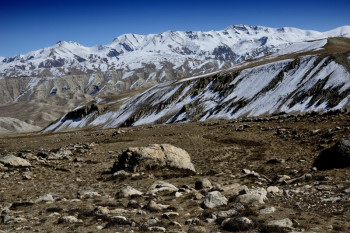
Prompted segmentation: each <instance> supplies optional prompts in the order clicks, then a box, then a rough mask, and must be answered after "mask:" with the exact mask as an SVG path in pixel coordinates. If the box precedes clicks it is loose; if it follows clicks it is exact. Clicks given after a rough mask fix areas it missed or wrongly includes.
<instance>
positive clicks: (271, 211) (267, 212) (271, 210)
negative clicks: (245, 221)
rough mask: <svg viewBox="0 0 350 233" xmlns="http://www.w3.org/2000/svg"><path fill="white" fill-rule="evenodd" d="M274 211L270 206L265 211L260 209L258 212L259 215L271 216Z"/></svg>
mask: <svg viewBox="0 0 350 233" xmlns="http://www.w3.org/2000/svg"><path fill="white" fill-rule="evenodd" d="M275 211H276V208H275V207H273V206H271V207H267V208H265V209H261V210H259V213H260V214H272V213H274V212H275Z"/></svg>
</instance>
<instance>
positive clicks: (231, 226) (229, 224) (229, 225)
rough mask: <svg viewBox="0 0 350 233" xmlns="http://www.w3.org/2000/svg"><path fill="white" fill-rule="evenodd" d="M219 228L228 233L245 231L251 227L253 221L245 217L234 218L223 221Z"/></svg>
mask: <svg viewBox="0 0 350 233" xmlns="http://www.w3.org/2000/svg"><path fill="white" fill-rule="evenodd" d="M221 227H222V228H223V229H224V230H226V231H230V232H237V231H247V230H249V229H251V228H252V227H253V221H252V220H250V219H249V218H247V217H236V218H228V219H225V220H224V221H223V222H222V223H221Z"/></svg>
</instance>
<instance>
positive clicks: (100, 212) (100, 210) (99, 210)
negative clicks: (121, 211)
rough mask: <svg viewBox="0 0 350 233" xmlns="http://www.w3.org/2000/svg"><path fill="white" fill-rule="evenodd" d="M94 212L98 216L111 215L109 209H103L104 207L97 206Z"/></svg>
mask: <svg viewBox="0 0 350 233" xmlns="http://www.w3.org/2000/svg"><path fill="white" fill-rule="evenodd" d="M94 212H95V214H97V215H107V214H109V213H110V211H109V209H108V208H107V207H103V206H97V207H96V208H95V209H94Z"/></svg>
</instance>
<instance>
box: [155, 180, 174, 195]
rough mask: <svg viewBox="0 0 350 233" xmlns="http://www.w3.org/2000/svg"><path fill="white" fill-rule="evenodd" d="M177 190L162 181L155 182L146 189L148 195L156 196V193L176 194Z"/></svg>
mask: <svg viewBox="0 0 350 233" xmlns="http://www.w3.org/2000/svg"><path fill="white" fill-rule="evenodd" d="M177 190H178V188H177V187H176V186H175V185H172V184H170V183H167V182H164V181H156V182H154V183H153V184H152V185H151V187H150V188H149V189H148V193H149V194H156V193H158V192H176V191H177Z"/></svg>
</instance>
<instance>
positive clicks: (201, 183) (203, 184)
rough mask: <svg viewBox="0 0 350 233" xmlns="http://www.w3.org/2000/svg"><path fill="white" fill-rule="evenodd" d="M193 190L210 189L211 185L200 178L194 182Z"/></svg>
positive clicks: (206, 179) (207, 180) (205, 179)
mask: <svg viewBox="0 0 350 233" xmlns="http://www.w3.org/2000/svg"><path fill="white" fill-rule="evenodd" d="M194 188H195V189H197V190H201V189H211V188H212V185H211V182H210V180H209V179H208V178H200V179H198V180H196V182H195V185H194Z"/></svg>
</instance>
